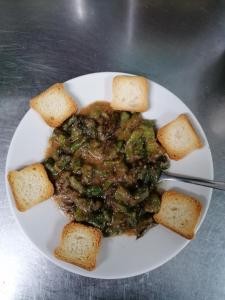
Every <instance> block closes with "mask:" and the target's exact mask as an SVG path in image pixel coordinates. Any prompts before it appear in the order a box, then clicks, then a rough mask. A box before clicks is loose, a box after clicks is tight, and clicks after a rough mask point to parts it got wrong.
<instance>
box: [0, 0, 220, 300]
mask: <svg viewBox="0 0 225 300" xmlns="http://www.w3.org/2000/svg"><path fill="white" fill-rule="evenodd" d="M98 71H124V72H130V73H137V74H143V75H145V76H148V77H149V78H151V79H152V80H154V81H156V82H158V83H160V84H161V85H163V86H165V87H166V88H168V89H169V90H171V91H172V92H173V93H175V94H176V95H177V96H178V97H180V98H181V99H182V100H183V101H184V102H185V103H186V104H187V105H188V106H189V108H190V109H191V110H192V111H193V112H194V113H195V114H196V116H197V118H198V119H199V121H200V122H201V124H202V126H203V128H204V129H205V132H206V134H207V137H208V140H209V143H210V146H211V149H212V154H213V159H214V167H215V178H217V179H221V180H225V97H224V95H225V93H224V92H225V2H224V1H215V0H204V1H203V0H199V1H194V0H189V1H178V0H171V1H155V0H154V1H145V0H127V1H117V0H115V1H106V0H98V1H97V0H96V1H95V0H66V1H59V0H54V1H53V0H38V1H26V0H20V1H16V0H11V1H7V0H5V1H4V0H0V149H1V151H0V172H1V173H0V175H1V177H0V195H1V197H0V199H1V200H0V299H2V300H9V299H10V300H11V299H16V300H20V299H59V300H61V299H65V300H66V299H77V300H78V299H167V300H168V299H172V300H175V299H182V300H186V299H187V300H189V299H198V300H199V299H210V300H213V299H216V300H219V299H225V234H224V232H225V194H224V193H223V192H219V191H216V192H214V193H213V197H212V202H211V205H210V208H209V211H208V215H207V217H206V219H205V221H204V223H203V225H202V227H201V229H200V231H199V232H198V235H197V238H196V239H195V240H194V241H193V242H191V243H190V244H189V245H188V246H187V247H186V248H185V249H184V250H183V251H182V252H181V253H180V254H179V255H177V257H175V258H174V259H172V260H171V261H170V262H168V263H167V264H165V265H164V266H162V267H160V268H158V269H157V270H154V271H153V272H150V273H147V274H144V275H142V276H138V277H135V278H130V279H124V280H108V281H107V280H94V279H88V278H83V277H80V276H78V275H73V274H70V273H68V272H66V271H63V270H61V269H59V268H58V267H56V266H54V265H53V264H52V263H51V262H49V261H47V260H46V259H45V258H44V257H43V256H42V255H41V254H40V253H39V252H38V251H37V250H36V248H34V247H33V246H32V244H31V243H30V242H29V240H28V239H27V238H26V237H25V236H24V235H23V233H22V232H21V231H20V229H19V227H18V225H17V223H16V221H15V220H14V218H13V216H12V214H11V212H10V209H9V203H8V200H7V198H6V192H5V187H4V176H3V174H4V165H5V159H6V154H7V150H8V147H9V143H10V140H11V138H12V135H13V132H14V130H15V128H16V126H17V125H18V123H19V121H20V120H21V118H22V117H23V115H24V113H25V112H26V111H27V109H28V100H29V99H30V97H32V96H34V95H36V94H37V93H38V92H40V91H41V90H43V89H45V88H46V87H48V86H49V85H51V84H53V83H55V82H64V81H66V80H68V79H70V78H73V77H76V76H78V75H82V74H86V73H91V72H98ZM28 142H29V141H28ZM40 221H41V220H40Z"/></svg>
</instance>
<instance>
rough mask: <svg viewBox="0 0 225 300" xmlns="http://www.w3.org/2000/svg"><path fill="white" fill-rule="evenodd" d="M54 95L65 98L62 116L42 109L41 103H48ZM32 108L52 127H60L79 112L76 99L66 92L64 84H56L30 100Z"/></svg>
mask: <svg viewBox="0 0 225 300" xmlns="http://www.w3.org/2000/svg"><path fill="white" fill-rule="evenodd" d="M53 93H55V94H58V95H60V96H61V97H63V98H64V108H63V111H61V115H60V116H54V113H52V111H51V110H49V109H45V110H43V108H42V107H41V103H43V102H44V101H46V99H47V98H48V97H49V95H51V94H53ZM54 105H57V101H56V102H55V103H54ZM30 107H31V108H33V109H34V110H36V111H37V112H38V113H39V114H40V115H41V117H42V118H43V120H44V121H45V122H46V123H47V124H48V125H49V126H51V127H58V126H60V125H61V124H62V123H63V122H64V121H65V120H66V119H68V118H69V117H70V116H71V115H72V114H74V113H76V111H77V104H76V103H75V101H74V99H73V98H72V97H71V96H70V95H69V94H68V93H67V92H66V90H65V88H64V85H63V83H55V84H54V85H52V86H50V87H49V88H48V89H47V90H45V91H43V92H42V93H40V94H39V95H37V96H36V97H34V98H32V99H31V100H30Z"/></svg>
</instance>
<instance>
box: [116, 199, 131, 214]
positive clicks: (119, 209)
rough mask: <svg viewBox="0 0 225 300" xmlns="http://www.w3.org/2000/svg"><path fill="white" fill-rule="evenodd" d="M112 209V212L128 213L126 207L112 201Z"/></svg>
mask: <svg viewBox="0 0 225 300" xmlns="http://www.w3.org/2000/svg"><path fill="white" fill-rule="evenodd" d="M112 208H113V211H114V212H122V213H128V212H129V209H128V207H126V206H124V205H122V204H120V203H118V202H116V201H114V202H112Z"/></svg>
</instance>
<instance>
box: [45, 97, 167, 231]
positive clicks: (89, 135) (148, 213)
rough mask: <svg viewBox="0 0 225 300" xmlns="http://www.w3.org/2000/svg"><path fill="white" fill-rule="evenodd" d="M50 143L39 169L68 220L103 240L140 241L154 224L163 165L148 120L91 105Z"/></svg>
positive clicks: (164, 159) (162, 155)
mask: <svg viewBox="0 0 225 300" xmlns="http://www.w3.org/2000/svg"><path fill="white" fill-rule="evenodd" d="M50 144H51V147H50V150H48V158H47V159H46V160H45V161H44V165H45V168H46V170H47V172H48V174H49V176H50V178H51V180H52V182H53V184H54V186H55V195H54V199H55V201H56V202H57V203H58V205H59V207H60V208H61V209H62V210H63V211H64V212H65V213H66V215H67V216H69V218H70V219H71V220H74V221H76V222H80V223H83V224H89V225H92V226H94V227H97V228H99V229H100V230H101V231H102V233H103V235H104V236H111V235H118V234H122V233H128V234H135V235H136V236H137V237H140V236H142V235H143V233H144V232H146V230H147V229H148V228H150V227H152V226H153V225H154V220H153V215H154V213H157V212H158V211H159V208H160V196H159V194H158V192H157V190H156V185H157V182H158V179H159V176H160V173H161V171H162V170H163V169H166V168H167V167H168V160H167V156H166V155H165V151H164V149H163V148H162V147H161V146H160V144H159V143H158V142H157V140H156V135H155V125H154V122H153V121H151V120H145V119H143V118H142V116H141V114H140V113H130V112H125V111H115V110H112V109H111V107H110V105H109V103H107V102H103V101H101V102H95V103H92V104H91V105H89V106H88V107H86V108H83V109H82V110H81V111H80V113H79V114H75V115H73V116H71V117H70V118H69V119H67V120H66V121H65V122H64V123H63V124H62V125H61V126H60V127H58V128H55V129H54V132H53V134H52V137H51V138H50Z"/></svg>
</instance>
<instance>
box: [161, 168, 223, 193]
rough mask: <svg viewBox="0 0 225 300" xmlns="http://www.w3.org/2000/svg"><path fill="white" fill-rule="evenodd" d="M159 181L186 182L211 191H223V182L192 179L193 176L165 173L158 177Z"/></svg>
mask: <svg viewBox="0 0 225 300" xmlns="http://www.w3.org/2000/svg"><path fill="white" fill-rule="evenodd" d="M160 180H176V181H180V182H187V183H192V184H197V185H202V186H207V187H210V188H213V189H217V190H223V191H225V182H222V181H215V180H209V179H203V178H198V177H193V176H188V175H179V174H174V173H168V172H165V171H164V172H162V174H161V176H160Z"/></svg>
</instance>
